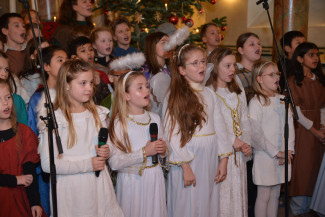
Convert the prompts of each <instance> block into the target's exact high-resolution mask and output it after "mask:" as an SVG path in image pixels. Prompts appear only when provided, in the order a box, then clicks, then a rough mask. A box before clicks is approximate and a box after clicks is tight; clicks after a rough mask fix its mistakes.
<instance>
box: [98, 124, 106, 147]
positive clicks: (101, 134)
mask: <svg viewBox="0 0 325 217" xmlns="http://www.w3.org/2000/svg"><path fill="white" fill-rule="evenodd" d="M107 139H108V129H107V128H105V127H102V128H100V130H99V134H98V142H103V143H106V142H107Z"/></svg>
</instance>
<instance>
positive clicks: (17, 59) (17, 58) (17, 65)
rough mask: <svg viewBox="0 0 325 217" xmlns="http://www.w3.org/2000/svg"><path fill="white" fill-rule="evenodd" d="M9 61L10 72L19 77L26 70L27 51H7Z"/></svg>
mask: <svg viewBox="0 0 325 217" xmlns="http://www.w3.org/2000/svg"><path fill="white" fill-rule="evenodd" d="M6 54H7V56H8V59H9V69H10V71H11V72H12V73H13V74H15V75H17V76H18V75H19V73H21V72H22V71H23V69H24V64H25V56H26V52H25V50H22V51H16V50H7V52H6Z"/></svg>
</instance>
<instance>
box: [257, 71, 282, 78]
mask: <svg viewBox="0 0 325 217" xmlns="http://www.w3.org/2000/svg"><path fill="white" fill-rule="evenodd" d="M261 76H270V77H271V78H278V77H280V76H281V73H280V72H271V73H270V74H266V75H261Z"/></svg>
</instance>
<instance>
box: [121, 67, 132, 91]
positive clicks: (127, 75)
mask: <svg viewBox="0 0 325 217" xmlns="http://www.w3.org/2000/svg"><path fill="white" fill-rule="evenodd" d="M132 72H134V71H132V70H131V71H129V72H128V73H126V75H125V76H124V78H123V89H125V82H126V79H128V77H129V76H130V75H131V74H132Z"/></svg>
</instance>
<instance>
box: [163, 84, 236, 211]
mask: <svg viewBox="0 0 325 217" xmlns="http://www.w3.org/2000/svg"><path fill="white" fill-rule="evenodd" d="M201 88H204V89H203V91H202V92H198V95H199V96H200V95H201V96H202V100H203V103H204V105H205V106H204V110H205V112H206V115H207V117H206V120H207V122H206V123H204V124H203V126H202V128H201V129H200V130H199V129H197V131H196V132H195V133H194V136H193V137H192V139H191V140H190V141H189V142H188V143H187V144H186V145H185V146H184V147H183V148H180V138H181V136H180V134H177V132H178V129H179V128H178V125H177V123H176V125H175V129H174V131H173V132H172V137H171V140H170V141H169V142H170V146H171V155H170V163H172V164H173V165H172V167H171V168H170V171H169V174H168V184H167V186H168V188H167V208H168V214H169V217H181V216H186V217H212V216H213V217H216V216H219V214H218V212H219V207H218V205H219V194H218V189H219V184H218V185H216V183H215V181H214V179H215V177H216V174H217V168H218V155H221V154H229V152H231V149H229V148H228V147H229V143H230V140H229V138H228V135H227V132H226V129H225V127H224V125H225V121H224V119H223V117H222V116H221V115H220V108H219V107H218V106H216V104H215V101H216V99H215V97H216V95H215V94H214V93H213V92H212V91H211V90H210V89H208V88H206V87H203V86H201ZM167 102H168V97H166V98H165V101H164V105H163V114H165V111H166V106H167ZM167 117H168V116H167ZM164 121H165V122H166V123H165V124H166V129H165V135H166V138H168V135H169V129H170V121H169V118H166V117H165V119H164ZM186 162H189V164H190V166H191V168H192V171H193V173H194V175H195V177H196V187H193V185H191V186H189V187H186V188H184V180H183V170H182V168H181V167H180V165H181V164H183V163H186Z"/></svg>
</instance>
